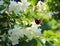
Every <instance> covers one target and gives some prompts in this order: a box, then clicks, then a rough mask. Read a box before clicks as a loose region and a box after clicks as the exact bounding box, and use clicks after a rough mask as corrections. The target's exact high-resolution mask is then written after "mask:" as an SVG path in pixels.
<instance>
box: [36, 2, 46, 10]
mask: <svg viewBox="0 0 60 46" xmlns="http://www.w3.org/2000/svg"><path fill="white" fill-rule="evenodd" d="M37 7H38V10H39V11H41V10H46V5H45V4H44V3H43V2H42V1H39V2H38V3H37Z"/></svg>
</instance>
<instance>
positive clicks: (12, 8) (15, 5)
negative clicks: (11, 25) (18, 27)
mask: <svg viewBox="0 0 60 46" xmlns="http://www.w3.org/2000/svg"><path fill="white" fill-rule="evenodd" d="M20 6H21V3H20V2H18V3H17V2H15V1H10V5H9V11H14V12H15V13H16V12H20Z"/></svg>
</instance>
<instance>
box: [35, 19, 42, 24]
mask: <svg viewBox="0 0 60 46" xmlns="http://www.w3.org/2000/svg"><path fill="white" fill-rule="evenodd" d="M34 20H35V23H36V24H37V25H38V24H41V22H42V18H40V19H39V20H38V19H36V18H35V19H34Z"/></svg>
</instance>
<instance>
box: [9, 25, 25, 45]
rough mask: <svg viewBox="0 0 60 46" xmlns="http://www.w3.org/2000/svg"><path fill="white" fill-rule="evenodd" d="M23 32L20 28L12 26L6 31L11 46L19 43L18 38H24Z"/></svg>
mask: <svg viewBox="0 0 60 46" xmlns="http://www.w3.org/2000/svg"><path fill="white" fill-rule="evenodd" d="M23 31H24V30H22V29H21V27H18V26H14V28H13V29H10V30H9V31H8V34H9V37H8V38H9V39H10V40H11V41H12V45H16V44H18V43H19V39H20V37H24V32H23Z"/></svg>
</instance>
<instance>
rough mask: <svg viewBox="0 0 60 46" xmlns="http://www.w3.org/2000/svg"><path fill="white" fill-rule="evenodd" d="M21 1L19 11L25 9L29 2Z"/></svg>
mask: <svg viewBox="0 0 60 46" xmlns="http://www.w3.org/2000/svg"><path fill="white" fill-rule="evenodd" d="M21 2H22V4H21V11H25V10H26V9H27V8H28V6H29V5H30V4H29V2H27V0H21Z"/></svg>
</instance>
